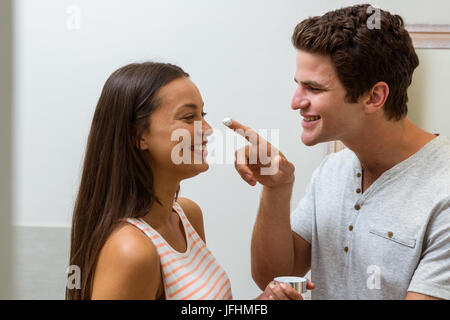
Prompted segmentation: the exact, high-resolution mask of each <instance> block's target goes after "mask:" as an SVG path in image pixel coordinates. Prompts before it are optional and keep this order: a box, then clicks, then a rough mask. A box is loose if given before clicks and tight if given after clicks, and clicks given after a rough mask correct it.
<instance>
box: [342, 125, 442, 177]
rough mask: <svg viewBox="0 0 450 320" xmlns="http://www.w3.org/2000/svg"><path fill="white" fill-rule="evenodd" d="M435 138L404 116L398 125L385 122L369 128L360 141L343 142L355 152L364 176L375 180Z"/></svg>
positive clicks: (360, 136) (359, 138)
mask: <svg viewBox="0 0 450 320" xmlns="http://www.w3.org/2000/svg"><path fill="white" fill-rule="evenodd" d="M435 137H436V136H434V135H433V134H431V133H428V132H426V131H424V130H422V129H420V128H419V127H417V126H416V125H415V124H414V123H412V122H411V121H410V120H409V119H408V118H407V117H405V118H404V119H402V120H400V121H397V122H392V121H390V122H388V121H383V122H382V123H377V124H372V125H369V126H367V127H366V128H365V130H364V131H363V132H361V134H360V135H359V136H358V138H357V139H355V140H354V141H343V143H344V144H345V145H346V146H347V147H348V148H349V149H350V150H352V151H353V152H355V154H356V156H357V157H358V159H359V161H360V162H361V166H362V169H363V170H364V175H365V176H366V177H368V178H371V179H372V180H375V179H377V178H378V177H379V176H380V175H381V174H383V172H385V171H387V170H389V169H390V168H392V167H394V166H395V165H397V164H398V163H400V162H402V161H403V160H405V159H407V158H409V157H410V156H412V155H413V154H415V153H416V152H417V151H419V150H420V149H421V148H422V147H423V146H424V145H426V144H427V143H428V142H430V141H431V140H432V139H433V138H435Z"/></svg>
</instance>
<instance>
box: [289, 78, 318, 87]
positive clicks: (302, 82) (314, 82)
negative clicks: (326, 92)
mask: <svg viewBox="0 0 450 320" xmlns="http://www.w3.org/2000/svg"><path fill="white" fill-rule="evenodd" d="M294 81H295V83H298V81H297V79H295V78H294ZM300 83H301V84H303V85H304V86H313V87H316V88H322V89H325V88H326V86H324V85H323V84H320V83H318V82H316V81H313V80H306V81H300Z"/></svg>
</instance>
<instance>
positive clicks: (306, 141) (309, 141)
mask: <svg viewBox="0 0 450 320" xmlns="http://www.w3.org/2000/svg"><path fill="white" fill-rule="evenodd" d="M302 142H303V144H304V145H305V146H307V147H312V146H315V145H316V144H318V143H319V142H320V141H318V140H317V139H313V138H310V137H304V136H303V135H302Z"/></svg>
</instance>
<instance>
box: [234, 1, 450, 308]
mask: <svg viewBox="0 0 450 320" xmlns="http://www.w3.org/2000/svg"><path fill="white" fill-rule="evenodd" d="M372 12H373V11H372ZM370 13H371V10H370V8H369V5H358V6H352V7H347V8H343V9H340V10H336V11H332V12H328V13H326V14H325V15H323V16H321V17H312V18H309V19H306V20H304V21H302V22H301V23H299V24H298V25H297V27H296V28H295V31H294V34H293V36H292V41H293V44H294V45H295V47H296V49H297V50H298V53H297V58H296V60H297V61H296V73H295V81H296V83H297V84H298V87H297V90H296V92H295V94H294V97H293V99H292V103H291V107H292V109H293V110H297V111H299V112H300V115H301V116H302V117H303V121H302V126H303V133H302V141H303V143H304V144H306V145H308V146H312V145H315V144H317V143H321V142H327V141H334V140H340V141H342V142H343V143H344V145H345V146H346V149H344V150H343V151H341V152H338V153H335V154H331V155H329V156H327V157H326V158H325V159H324V161H323V162H322V164H321V165H320V166H319V168H317V169H316V170H315V172H314V173H313V175H312V179H311V181H310V184H309V186H308V188H307V191H306V194H305V196H304V198H303V199H302V200H301V201H300V203H299V204H298V207H297V208H296V209H295V210H294V211H293V212H292V213H291V215H290V199H291V193H292V187H293V183H294V167H293V165H292V164H291V163H290V162H289V161H288V160H287V159H286V158H285V157H284V156H283V155H282V154H281V153H280V154H279V155H275V153H273V154H272V159H271V160H272V161H274V162H276V163H277V164H278V171H277V172H276V173H275V174H273V175H261V174H260V169H261V167H262V164H260V163H257V164H248V159H249V155H250V153H251V152H252V148H255V146H254V145H253V146H247V147H246V148H244V149H242V150H240V151H238V154H239V152H244V154H245V155H246V157H244V158H245V159H246V160H247V161H246V162H244V163H242V161H241V162H239V161H238V162H237V163H236V169H237V171H238V172H239V174H240V175H241V176H242V178H243V179H244V180H245V181H247V182H248V183H249V184H250V185H255V184H256V183H257V182H259V183H261V184H262V185H263V186H264V187H263V191H262V197H261V201H260V205H259V210H258V215H257V218H256V222H255V226H254V230H253V236H252V246H251V250H252V276H253V279H254V280H255V282H256V283H257V284H258V286H259V287H260V288H264V287H265V286H266V285H267V283H269V282H270V281H271V280H272V279H273V278H274V277H276V276H281V275H295V276H304V275H305V274H306V273H307V272H308V271H309V270H310V269H311V276H312V282H313V283H314V284H315V289H314V290H313V291H312V298H313V299H405V298H406V299H449V298H450V140H449V139H448V138H446V137H443V136H437V135H434V134H431V133H429V132H426V131H424V130H422V129H420V128H419V127H417V126H416V125H415V124H413V123H412V122H411V121H410V120H409V119H408V117H407V115H406V114H407V105H406V102H407V88H408V87H409V85H410V83H411V78H412V75H413V71H414V69H415V68H416V67H417V66H418V64H419V61H418V58H417V55H416V53H415V51H414V48H413V46H412V42H411V39H410V37H409V34H408V32H407V31H406V30H405V28H404V26H403V20H402V18H401V17H399V16H397V15H391V14H390V13H389V12H386V11H383V10H380V16H379V19H380V21H379V24H378V25H379V28H373V27H369V26H368V23H367V22H368V19H369V18H370V17H371V16H370ZM424 108H426V106H424ZM230 128H232V129H234V130H236V129H244V130H249V128H247V127H245V126H243V125H241V124H239V123H238V122H236V121H233V122H232V124H231V125H230ZM250 131H251V130H250ZM251 132H253V131H251ZM258 138H259V140H258V143H257V145H256V148H258V147H259V146H260V144H261V143H266V141H264V140H263V139H262V138H260V137H258ZM309 286H310V288H312V286H311V284H309Z"/></svg>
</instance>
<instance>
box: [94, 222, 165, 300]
mask: <svg viewBox="0 0 450 320" xmlns="http://www.w3.org/2000/svg"><path fill="white" fill-rule="evenodd" d="M95 273H96V275H95V277H94V280H95V281H94V287H93V298H99V299H103V298H105V299H122V298H125V299H129V298H130V299H133V298H136V299H140V298H149V299H152V298H153V299H154V297H155V295H156V293H157V291H158V287H159V283H160V261H159V256H158V253H157V251H156V248H155V246H154V245H153V244H152V242H151V241H150V240H149V239H148V237H147V236H146V235H145V234H144V233H143V232H142V231H140V230H139V229H137V228H136V227H134V226H132V225H131V224H128V223H126V224H122V225H120V226H119V227H117V228H116V230H114V232H113V233H112V234H111V235H110V236H109V237H108V239H107V241H106V242H105V244H104V246H103V248H102V249H101V251H100V255H99V259H98V263H97V268H96V272H95ZM143 284H145V286H144V285H143Z"/></svg>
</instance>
